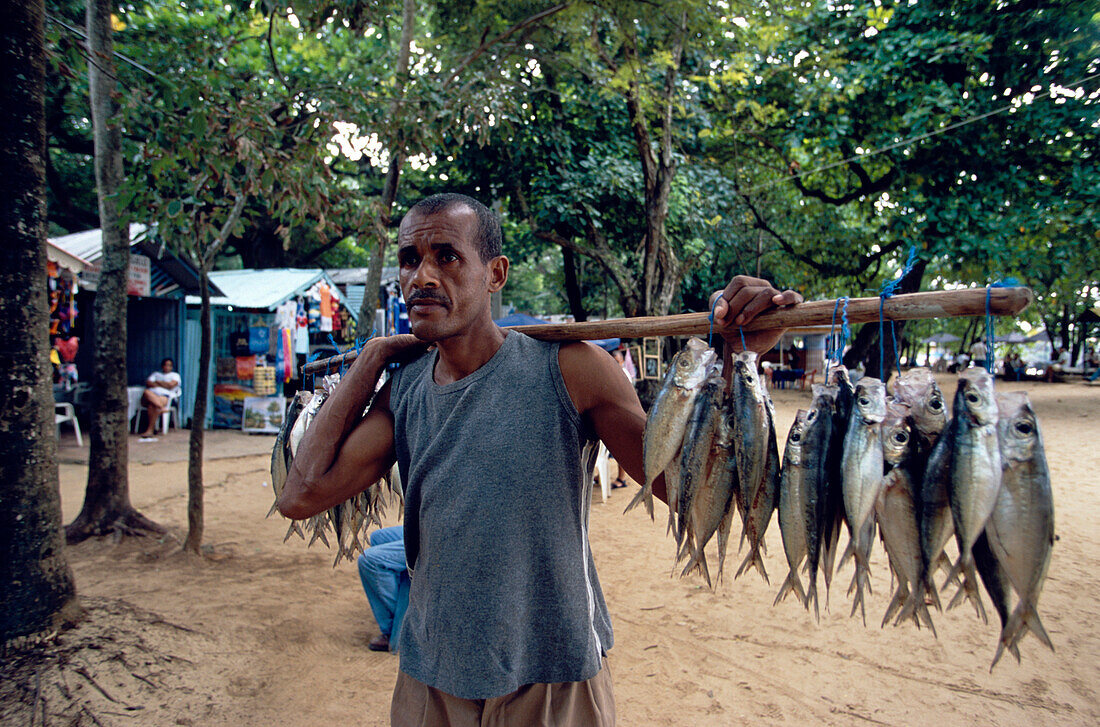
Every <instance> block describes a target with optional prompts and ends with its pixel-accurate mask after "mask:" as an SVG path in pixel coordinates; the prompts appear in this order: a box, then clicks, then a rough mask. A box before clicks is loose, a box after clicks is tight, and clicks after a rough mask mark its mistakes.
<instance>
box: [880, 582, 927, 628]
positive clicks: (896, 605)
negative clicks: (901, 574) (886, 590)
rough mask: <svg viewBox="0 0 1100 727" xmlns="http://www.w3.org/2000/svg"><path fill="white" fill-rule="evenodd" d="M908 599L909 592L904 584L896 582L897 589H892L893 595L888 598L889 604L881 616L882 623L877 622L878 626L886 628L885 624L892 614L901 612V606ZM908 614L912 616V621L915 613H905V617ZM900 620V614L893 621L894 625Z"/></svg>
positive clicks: (914, 618) (918, 624)
mask: <svg viewBox="0 0 1100 727" xmlns="http://www.w3.org/2000/svg"><path fill="white" fill-rule="evenodd" d="M908 599H909V593H908V592H907V591H906V590H905V584H904V583H898V587H897V590H895V591H894V596H893V598H891V599H890V605H889V606H887V607H886V613H885V614H883V616H882V623H881V624H879V628H886V624H887V623H889V621H890V619H891V618H893V616H894V614H898V613H901V612H903V606H904V605H905V603H906V602H907V601H908ZM909 616H912V617H913V620H914V621H916V620H917V618H916V615H915V614H913V613H909V614H905V617H906V618H908V617H909ZM901 621H902V616H901V615H899V616H898V618H897V620H896V621H894V626H897V625H898V624H899V623H901ZM917 626H918V628H919V627H920V623H917Z"/></svg>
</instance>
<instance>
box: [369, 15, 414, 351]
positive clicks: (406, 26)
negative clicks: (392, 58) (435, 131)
mask: <svg viewBox="0 0 1100 727" xmlns="http://www.w3.org/2000/svg"><path fill="white" fill-rule="evenodd" d="M401 22H402V25H401V47H400V48H399V49H398V53H397V66H396V68H395V69H394V77H395V79H396V81H397V83H396V88H395V89H394V99H393V102H392V103H391V104H390V113H391V116H393V117H394V119H395V120H394V125H395V126H396V125H397V118H396V117H397V115H398V114H399V113H400V101H401V96H402V94H403V93H404V92H405V83H406V81H407V80H408V75H409V54H410V53H411V50H412V37H413V30H414V29H415V25H416V0H405V3H404V11H403V13H402V21H401ZM406 153H407V151H406V148H405V142H404V141H403V140H399V141H397V142H396V143H394V144H393V147H392V148H391V149H390V164H389V167H387V169H386V181H385V183H384V185H383V187H382V199H381V201H380V209H379V210H378V214H377V215H376V216H375V230H376V234H375V237H376V241H375V242H376V247H375V251H374V258H373V259H372V260H371V266H370V270H369V271H368V272H367V281H366V282H367V289H366V291H365V293H364V295H363V303H362V305H360V306H359V320H360V322H361V326H363V327H364V328H365V327H366V326H367V325H369V323H368V322H369V321H373V320H374V311H375V309H376V308H377V307H378V302H379V299H378V289H379V287H381V282H382V266H383V265H384V264H385V261H386V246H387V245H388V244H389V241H390V239H389V226H390V220H391V217H390V216H391V214H392V213H393V203H394V201H395V200H396V199H397V185H398V182H399V181H400V179H401V167H402V166H403V165H404V164H405V156H406ZM379 333H381V331H379Z"/></svg>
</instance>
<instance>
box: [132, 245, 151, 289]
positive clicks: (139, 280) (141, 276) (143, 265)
mask: <svg viewBox="0 0 1100 727" xmlns="http://www.w3.org/2000/svg"><path fill="white" fill-rule="evenodd" d="M149 263H150V261H149V258H147V257H145V256H144V255H131V256H130V272H129V276H128V278H127V280H126V294H127V295H137V296H140V297H143V298H148V297H149V295H150V286H149V272H150V270H151V267H150V264H149Z"/></svg>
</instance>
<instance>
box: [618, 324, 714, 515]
mask: <svg viewBox="0 0 1100 727" xmlns="http://www.w3.org/2000/svg"><path fill="white" fill-rule="evenodd" d="M716 359H717V354H716V353H715V351H714V349H712V348H710V347H709V346H707V344H706V343H705V342H703V341H702V340H700V339H698V338H691V339H689V340H688V342H687V346H686V347H685V348H684V350H682V351H680V352H679V353H677V354H676V357H675V358H674V359H673V361H672V365H671V366H670V367H669V370H668V374H667V375H666V376H665V380H664V383H663V384H662V385H661V390H660V392H659V393H658V394H657V398H656V399H655V400H654V402H653V407H652V408H651V409H650V411H649V416H648V417H647V418H646V425H645V433H644V437H643V440H642V450H643V465H642V466H643V468H644V469H645V479H646V481H645V484H644V485H643V486H642V489H641V490H640V491H639V492H638V494H636V495H635V496H634V499H632V500H631V501H630V504H629V505H627V506H626V510H625V511H624V512H627V511H630V510H631V509H633V508H634V507H636V506H637V505H638V504H639V503H642V502H644V503H645V508H646V512H648V513H649V516H650V517H651V518H652V517H653V481H654V480H655V479H657V476H658V475H660V474H661V473H662V472H664V471H665V468H666V467H668V465H669V462H671V461H672V459H673V458H674V457H676V456H677V454H678V453H679V451H680V446H681V444H682V443H683V440H684V433H685V428H686V425H687V420H688V417H689V416H691V411H692V407H693V406H694V404H695V397H696V396H697V395H698V392H699V387H701V386H702V385H703V381H704V379H706V377H707V373H709V371H710V369H711V368H712V367H713V366H714V364H715V361H716Z"/></svg>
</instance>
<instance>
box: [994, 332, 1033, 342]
mask: <svg viewBox="0 0 1100 727" xmlns="http://www.w3.org/2000/svg"><path fill="white" fill-rule="evenodd" d="M993 340H994V341H996V342H997V343H1023V342H1024V341H1026V340H1027V335H1026V334H1024V333H1021V332H1020V331H1012V332H1011V333H1006V334H1004V335H1003V336H997V337H996V338H994V339H993Z"/></svg>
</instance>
